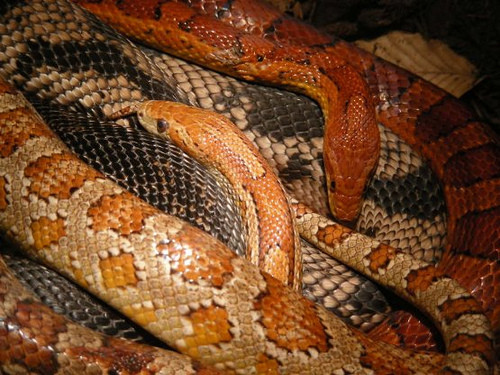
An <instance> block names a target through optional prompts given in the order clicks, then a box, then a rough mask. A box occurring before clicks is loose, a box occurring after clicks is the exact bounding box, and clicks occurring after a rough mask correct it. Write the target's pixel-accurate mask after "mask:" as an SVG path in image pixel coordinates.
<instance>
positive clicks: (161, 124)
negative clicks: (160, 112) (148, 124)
mask: <svg viewBox="0 0 500 375" xmlns="http://www.w3.org/2000/svg"><path fill="white" fill-rule="evenodd" d="M156 128H157V129H158V133H164V132H166V131H167V128H168V122H167V120H165V119H163V118H162V119H159V120H158V121H157V122H156Z"/></svg>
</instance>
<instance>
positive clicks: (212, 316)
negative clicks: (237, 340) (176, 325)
mask: <svg viewBox="0 0 500 375" xmlns="http://www.w3.org/2000/svg"><path fill="white" fill-rule="evenodd" d="M189 321H190V322H191V324H192V326H193V334H192V335H191V336H189V337H185V338H184V340H185V342H186V345H187V347H188V349H187V354H189V355H194V356H195V357H198V347H199V346H201V345H210V344H217V343H221V342H229V341H231V339H232V336H231V332H229V329H230V328H231V325H230V323H229V320H228V314H227V311H226V310H225V309H223V308H221V307H217V306H210V307H207V308H200V309H197V310H196V311H194V312H192V313H191V314H190V315H189Z"/></svg>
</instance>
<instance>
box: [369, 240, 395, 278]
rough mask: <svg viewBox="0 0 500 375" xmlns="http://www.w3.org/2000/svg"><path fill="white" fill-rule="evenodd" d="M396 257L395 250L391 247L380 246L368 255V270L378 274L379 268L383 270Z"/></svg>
mask: <svg viewBox="0 0 500 375" xmlns="http://www.w3.org/2000/svg"><path fill="white" fill-rule="evenodd" d="M395 255H396V250H395V249H394V248H393V247H390V246H387V245H384V244H380V245H379V246H377V248H376V249H373V250H372V251H371V252H370V254H369V255H368V259H369V260H370V270H371V271H372V272H374V273H376V272H378V270H379V268H385V267H387V265H388V264H389V262H390V261H391V260H392V259H393V258H394V256H395Z"/></svg>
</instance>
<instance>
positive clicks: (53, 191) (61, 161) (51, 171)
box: [24, 152, 100, 199]
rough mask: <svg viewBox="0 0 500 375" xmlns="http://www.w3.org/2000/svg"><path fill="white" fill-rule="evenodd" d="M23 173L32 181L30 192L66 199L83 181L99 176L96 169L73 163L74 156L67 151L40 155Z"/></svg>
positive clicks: (46, 196) (45, 196)
mask: <svg viewBox="0 0 500 375" xmlns="http://www.w3.org/2000/svg"><path fill="white" fill-rule="evenodd" d="M24 174H25V176H26V177H27V178H29V179H30V180H31V181H32V183H31V186H30V187H29V189H30V192H32V193H35V194H38V195H39V196H40V197H42V198H48V197H49V196H53V197H55V198H58V199H68V198H69V197H70V196H71V195H72V194H73V192H74V191H75V190H77V189H79V188H80V187H81V186H82V185H83V184H84V183H85V181H89V180H90V181H92V180H94V179H96V178H97V177H99V176H100V174H99V173H98V172H97V171H95V170H93V169H91V168H82V164H80V163H75V157H74V156H73V155H72V154H70V153H69V152H63V153H60V154H55V155H52V156H42V157H40V158H38V159H37V160H36V161H34V162H32V163H30V164H29V165H28V166H27V167H26V169H25V171H24Z"/></svg>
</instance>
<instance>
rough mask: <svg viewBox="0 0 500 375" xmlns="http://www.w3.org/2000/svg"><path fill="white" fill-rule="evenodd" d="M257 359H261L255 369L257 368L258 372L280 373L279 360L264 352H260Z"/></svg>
mask: <svg viewBox="0 0 500 375" xmlns="http://www.w3.org/2000/svg"><path fill="white" fill-rule="evenodd" d="M257 360H258V361H259V362H258V363H257V365H255V369H256V370H257V374H277V373H278V368H279V365H278V362H277V361H276V360H275V359H272V358H269V357H268V356H267V355H265V354H264V353H260V354H259V355H258V356H257Z"/></svg>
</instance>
